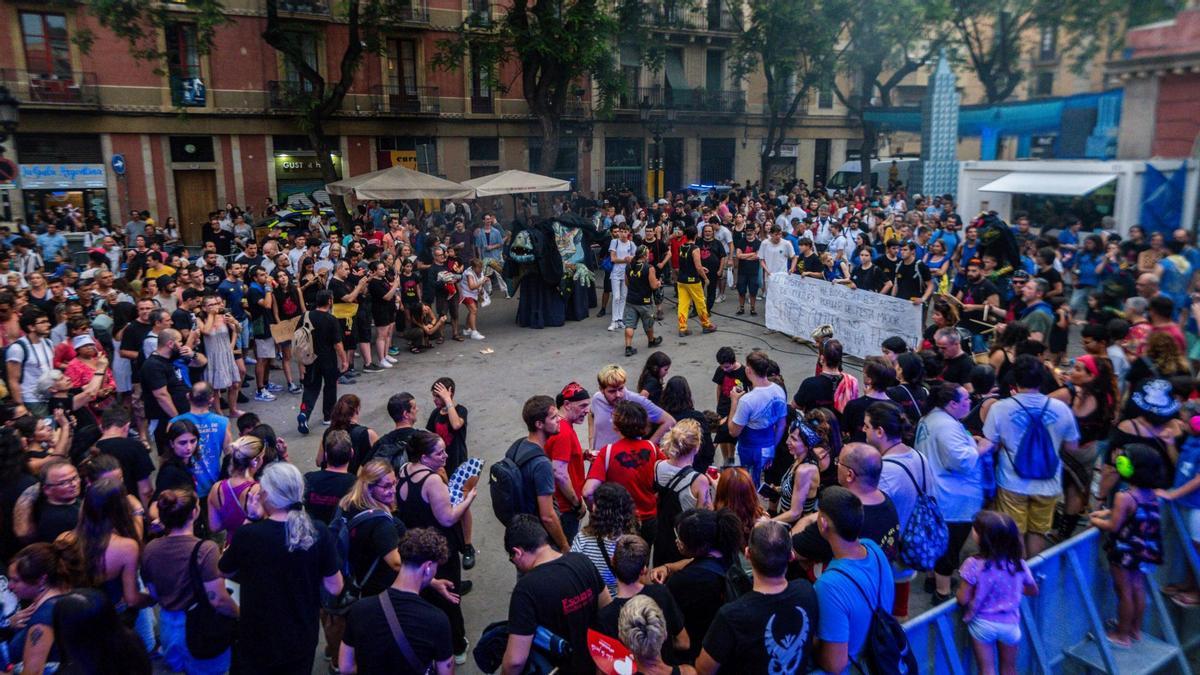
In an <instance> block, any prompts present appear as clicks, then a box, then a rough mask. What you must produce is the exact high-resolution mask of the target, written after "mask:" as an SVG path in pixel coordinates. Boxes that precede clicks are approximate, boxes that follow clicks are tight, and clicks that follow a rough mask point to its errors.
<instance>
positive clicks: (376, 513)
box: [329, 507, 392, 610]
mask: <svg viewBox="0 0 1200 675" xmlns="http://www.w3.org/2000/svg"><path fill="white" fill-rule="evenodd" d="M376 518H387V519H389V520H391V519H392V514H390V513H388V512H387V511H383V510H381V509H367V510H366V511H360V512H358V513H356V514H355V515H354V517H353V518H347V517H346V514H345V512H344V511H342V509H341V507H339V508H338V509H337V511H335V512H334V514H333V518H332V519H330V521H329V533H330V534H331V535H333V544H334V547H335V548H336V549H337V553H338V560H339V561H341V572H342V579H343V580H344V581H345V583H344V585H343V586H342V592H341V593H340V594H339V595H338V596H337V597H336V598H332V599H331V602H330V603H329V604H330V609H340V610H344V609H347V608H349V606H350V605H352V604H354V602H355V601H356V600H358V599H359V598H360V597H361V596H362V586H363V584H365V583H366V582H367V580H368V579H370V578H371V575H372V574H374V573H375V568H376V567H378V566H379V563H380V561H382V560H383V557H378V558H376V559H375V560H374V561H373V562H372V563H371V566H370V567H369V568H367V572H366V574H363V575H362V578H361V579H360V578H358V577H355V576H354V571H353V570H352V569H351V568H350V544H351V540H352V539H354V531H355V530H356V529H357V528H358V527H360V526H361V525H362V524H363V523H366V522H367V521H371V520H374V519H376Z"/></svg>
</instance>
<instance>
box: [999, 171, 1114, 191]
mask: <svg viewBox="0 0 1200 675" xmlns="http://www.w3.org/2000/svg"><path fill="white" fill-rule="evenodd" d="M1116 179H1117V175H1116V174H1115V173H1037V172H1024V171H1014V172H1012V173H1010V174H1008V175H1005V176H1001V177H1000V178H997V179H996V180H994V181H992V182H990V183H988V184H987V185H984V186H983V187H981V188H979V191H980V192H1007V193H1009V194H1031V195H1064V196H1068V197H1079V196H1082V195H1086V194H1088V193H1089V192H1092V191H1093V190H1096V189H1097V188H1100V187H1102V186H1104V185H1107V184H1109V183H1111V182H1112V181H1114V180H1116Z"/></svg>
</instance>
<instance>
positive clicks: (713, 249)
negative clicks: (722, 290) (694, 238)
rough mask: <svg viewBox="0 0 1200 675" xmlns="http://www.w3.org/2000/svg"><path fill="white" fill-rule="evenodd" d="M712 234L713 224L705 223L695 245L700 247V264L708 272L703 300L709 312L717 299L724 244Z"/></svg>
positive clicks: (723, 262)
mask: <svg viewBox="0 0 1200 675" xmlns="http://www.w3.org/2000/svg"><path fill="white" fill-rule="evenodd" d="M714 234H715V229H714V226H713V225H705V226H704V231H703V233H702V234H701V237H700V241H699V242H697V243H696V246H697V247H698V248H699V249H700V264H701V265H703V266H704V270H705V271H706V272H708V279H709V282H708V285H707V286H705V287H704V302H705V303H706V304H707V306H708V311H710V312H711V311H712V308H713V304H715V303H716V300H717V282H718V281H719V280H720V278H721V274H723V273H724V268H725V245H724V244H722V243H721V242H719V241H717V240H716V239H715V238H714Z"/></svg>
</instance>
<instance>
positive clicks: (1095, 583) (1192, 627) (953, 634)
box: [904, 502, 1200, 675]
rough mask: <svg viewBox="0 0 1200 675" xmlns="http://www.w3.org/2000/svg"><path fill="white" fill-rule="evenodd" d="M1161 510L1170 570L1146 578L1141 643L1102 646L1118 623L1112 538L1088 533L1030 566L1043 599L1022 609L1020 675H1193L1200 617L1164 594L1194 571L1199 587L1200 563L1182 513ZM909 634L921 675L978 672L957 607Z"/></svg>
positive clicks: (941, 609)
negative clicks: (1108, 545) (1108, 552)
mask: <svg viewBox="0 0 1200 675" xmlns="http://www.w3.org/2000/svg"><path fill="white" fill-rule="evenodd" d="M1160 503H1161V504H1162V530H1163V544H1164V562H1163V565H1161V566H1160V567H1159V568H1158V569H1157V570H1156V572H1155V574H1153V575H1151V576H1150V577H1148V578H1147V588H1146V592H1147V595H1148V597H1147V599H1146V616H1145V619H1144V624H1143V633H1144V637H1143V639H1142V641H1141V642H1139V643H1137V644H1135V645H1134V646H1133V647H1132V648H1126V649H1123V648H1117V647H1113V646H1112V645H1111V644H1109V643H1108V642H1107V641H1106V640H1104V639H1103V635H1104V622H1105V621H1106V620H1108V619H1110V618H1114V617H1115V616H1116V596H1115V593H1114V591H1113V584H1112V577H1111V575H1110V573H1109V566H1108V561H1107V560H1106V558H1105V552H1104V546H1103V543H1104V537H1105V534H1104V533H1102V532H1100V531H1099V530H1097V529H1095V528H1089V529H1088V530H1086V531H1084V532H1082V533H1080V534H1079V535H1077V536H1075V537H1072V538H1071V539H1069V540H1067V541H1065V542H1063V543H1061V544H1059V545H1057V546H1054V547H1053V548H1050V549H1048V550H1046V551H1044V552H1043V553H1042V554H1041V555H1039V556H1037V557H1035V558H1033V559H1031V560H1030V561H1029V563H1030V568H1031V569H1032V570H1033V573H1034V576H1035V577H1036V578H1037V581H1038V586H1039V590H1040V592H1039V594H1038V595H1037V596H1034V597H1026V598H1024V599H1023V600H1022V602H1021V630H1022V637H1021V643H1020V649H1019V653H1018V660H1017V672H1020V673H1030V674H1034V675H1036V674H1039V673H1040V674H1044V675H1049V674H1052V673H1053V674H1055V675H1057V674H1059V673H1085V672H1086V673H1091V672H1097V673H1110V674H1113V675H1116V674H1118V673H1119V674H1120V675H1129V674H1133V673H1152V672H1162V673H1184V674H1185V675H1190V673H1191V672H1192V671H1191V667H1190V665H1189V660H1188V654H1189V653H1191V652H1193V650H1195V648H1196V647H1197V646H1200V611H1196V610H1188V609H1183V608H1180V607H1179V606H1177V605H1175V603H1173V602H1171V601H1170V599H1169V598H1167V597H1166V596H1164V595H1163V594H1162V593H1161V592H1160V590H1159V589H1160V586H1161V585H1165V584H1169V583H1182V582H1184V581H1185V580H1186V578H1187V572H1188V571H1190V572H1191V573H1192V574H1193V575H1195V578H1197V579H1200V556H1197V553H1196V551H1195V549H1194V548H1193V547H1192V546H1191V544H1190V541H1189V539H1190V538H1189V536H1188V534H1187V528H1186V527H1185V526H1184V521H1183V519H1182V517H1181V516H1180V513H1179V510H1178V508H1177V507H1176V506H1175V505H1174V504H1173V503H1169V502H1160ZM904 628H905V632H906V633H907V634H908V639H909V643H910V645H911V646H912V649H913V650H914V652H915V654H916V656H917V663H918V666H919V669H920V673H921V674H922V675H925V674H935V675H943V674H946V675H967V674H970V673H977V672H978V668H977V667H976V663H975V657H974V654H973V652H972V650H971V639H970V635H969V634H968V632H967V626H966V624H965V623H963V620H962V608H961V607H959V605H958V603H956V602H953V601H951V602H947V603H943V604H942V605H939V606H937V607H934V608H933V609H931V610H929V611H927V612H925V613H924V614H921V615H920V616H917V617H915V618H913V619H911V620H910V621H908V622H907V623H905V624H904ZM1096 636H1100V637H1101V639H1099V640H1097V639H1096ZM1181 637H1182V641H1181Z"/></svg>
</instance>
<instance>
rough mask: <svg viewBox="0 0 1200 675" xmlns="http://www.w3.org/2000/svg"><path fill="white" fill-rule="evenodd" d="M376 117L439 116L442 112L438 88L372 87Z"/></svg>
mask: <svg viewBox="0 0 1200 675" xmlns="http://www.w3.org/2000/svg"><path fill="white" fill-rule="evenodd" d="M371 103H372V106H373V108H374V110H375V114H376V115H384V116H387V115H437V114H438V113H440V112H441V111H442V106H441V99H440V94H439V90H438V88H437V87H409V86H402V85H396V84H377V85H374V86H372V87H371Z"/></svg>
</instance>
